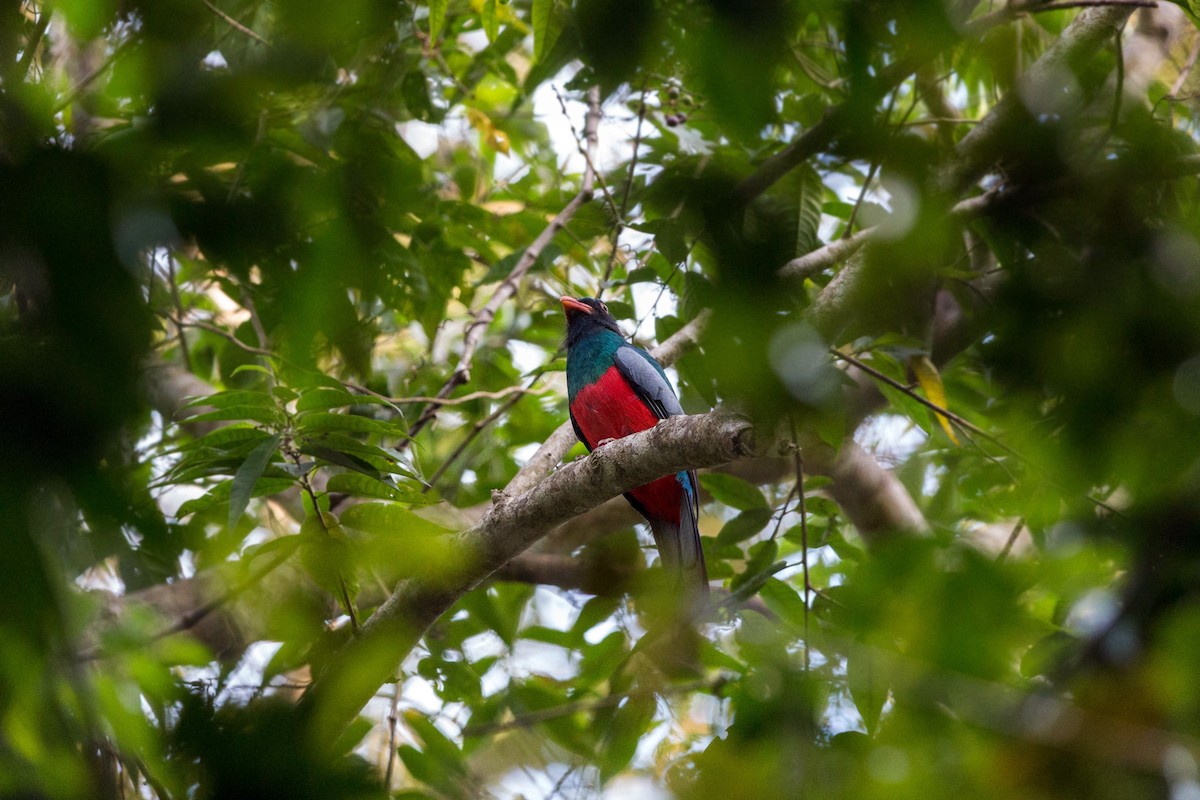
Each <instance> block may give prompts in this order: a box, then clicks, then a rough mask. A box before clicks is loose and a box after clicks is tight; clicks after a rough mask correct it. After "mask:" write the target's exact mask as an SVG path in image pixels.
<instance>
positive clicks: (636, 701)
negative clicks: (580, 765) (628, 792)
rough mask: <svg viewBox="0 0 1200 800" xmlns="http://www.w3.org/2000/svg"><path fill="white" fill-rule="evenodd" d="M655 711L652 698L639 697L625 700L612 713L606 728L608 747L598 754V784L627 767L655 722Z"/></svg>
mask: <svg viewBox="0 0 1200 800" xmlns="http://www.w3.org/2000/svg"><path fill="white" fill-rule="evenodd" d="M656 708H657V703H656V701H655V699H654V696H653V695H650V694H638V695H634V696H633V697H630V698H629V699H628V700H626V701H625V702H624V703H623V704H622V705H621V706H620V708H618V709H617V711H616V713H615V714H613V717H612V722H611V724H610V725H609V728H608V745H607V747H605V748H604V751H603V752H602V753H601V755H600V780H601V782H605V781H607V780H608V779H609V778H611V777H613V776H614V775H616V774H618V773H619V772H621V770H623V769H625V767H627V766H628V765H629V762H630V761H631V760H632V759H633V754H634V752H636V751H637V746H638V742H640V741H641V739H642V736H643V735H644V734H645V733H646V730H647V729H648V728H649V727H650V724H651V723H652V722H653V721H654V711H655V709H656Z"/></svg>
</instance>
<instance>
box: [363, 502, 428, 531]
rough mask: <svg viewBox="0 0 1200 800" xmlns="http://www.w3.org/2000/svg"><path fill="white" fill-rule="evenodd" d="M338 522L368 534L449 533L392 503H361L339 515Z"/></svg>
mask: <svg viewBox="0 0 1200 800" xmlns="http://www.w3.org/2000/svg"><path fill="white" fill-rule="evenodd" d="M339 520H340V522H341V523H342V525H344V526H346V527H347V528H354V529H356V530H360V531H367V532H369V533H381V534H396V535H401V534H403V535H418V534H436V535H443V534H446V533H449V531H447V530H446V529H445V528H443V527H441V526H439V525H435V524H434V523H432V522H430V521H429V520H427V519H424V518H422V517H418V516H417V515H416V514H414V513H412V512H411V511H409V510H408V509H406V508H404V507H402V506H398V505H394V504H392V503H362V504H361V505H357V506H351V507H350V508H348V509H346V510H345V511H343V512H342V513H341V515H340V516H339Z"/></svg>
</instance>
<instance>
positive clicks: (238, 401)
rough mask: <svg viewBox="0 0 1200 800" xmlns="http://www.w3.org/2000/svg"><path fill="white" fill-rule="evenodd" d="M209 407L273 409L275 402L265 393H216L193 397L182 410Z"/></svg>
mask: <svg viewBox="0 0 1200 800" xmlns="http://www.w3.org/2000/svg"><path fill="white" fill-rule="evenodd" d="M196 406H209V407H211V408H231V407H233V406H256V407H259V408H275V400H274V398H272V397H271V395H269V394H267V393H266V392H217V393H215V394H208V395H201V396H199V397H193V398H192V399H191V400H189V401H188V402H187V405H185V406H184V408H195V407H196Z"/></svg>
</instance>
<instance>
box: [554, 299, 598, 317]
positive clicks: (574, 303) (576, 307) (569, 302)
mask: <svg viewBox="0 0 1200 800" xmlns="http://www.w3.org/2000/svg"><path fill="white" fill-rule="evenodd" d="M558 300H559V302H560V303H562V305H563V311H566V312H571V311H582V312H583V313H584V314H591V313H592V308H591V306H589V305H587V304H586V303H581V302H579V301H578V300H576V299H575V298H574V297H567V296H566V295H563V296H562V297H560V298H558Z"/></svg>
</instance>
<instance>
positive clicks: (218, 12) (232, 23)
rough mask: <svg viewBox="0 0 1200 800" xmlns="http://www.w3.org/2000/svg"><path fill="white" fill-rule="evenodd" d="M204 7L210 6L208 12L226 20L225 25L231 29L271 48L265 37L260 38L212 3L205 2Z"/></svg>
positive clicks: (207, 0)
mask: <svg viewBox="0 0 1200 800" xmlns="http://www.w3.org/2000/svg"><path fill="white" fill-rule="evenodd" d="M204 5H206V6H208V10H209V11H211V12H213V13H214V14H216V15H217V16H218V17H220V18H221V19H223V20H225V23H226V24H227V25H229V27H231V28H233V29H235V30H238V31H241V32H242V33H244V34H246V35H247V36H249V37H250V38H251V39H253V40H254V41H256V42H258V43H260V44H265V45H266V46H267V47H270V46H271V43H270V42H268V41H267V40H266V39H264V38H263V37H261V36H259V35H258V34H257V33H255V32H254V31H252V30H251V29H250V28H247V27H246V26H245V25H243V24H242V23H240V22H238V21H237V20H236V19H234V18H233V17H231V16H229V15H228V14H226V13H225V12H224V11H222V10H221V9H219V8H217V7H216V6H214V5H213V4H212V3H210V2H209V0H204Z"/></svg>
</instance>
